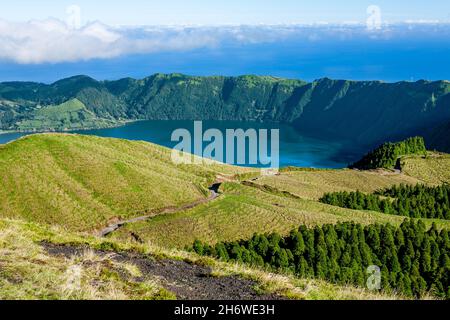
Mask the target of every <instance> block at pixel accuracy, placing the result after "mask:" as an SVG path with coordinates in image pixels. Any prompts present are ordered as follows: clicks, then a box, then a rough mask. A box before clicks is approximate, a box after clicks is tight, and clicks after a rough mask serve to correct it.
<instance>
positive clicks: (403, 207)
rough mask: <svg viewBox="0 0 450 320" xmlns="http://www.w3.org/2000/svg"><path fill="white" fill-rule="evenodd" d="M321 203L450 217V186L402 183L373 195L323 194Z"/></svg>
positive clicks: (352, 193)
mask: <svg viewBox="0 0 450 320" xmlns="http://www.w3.org/2000/svg"><path fill="white" fill-rule="evenodd" d="M319 201H320V202H323V203H327V204H330V205H333V206H339V207H343V208H349V209H357V210H372V211H379V212H383V213H387V214H395V215H401V216H406V217H411V218H430V219H447V220H450V185H449V184H443V185H441V186H436V187H428V186H425V185H422V184H418V185H415V186H411V185H405V184H401V185H399V186H393V187H391V188H388V189H384V190H379V191H377V192H375V193H374V194H365V193H362V192H359V191H356V192H347V191H343V192H332V193H326V194H325V195H324V196H323V197H322V198H320V199H319Z"/></svg>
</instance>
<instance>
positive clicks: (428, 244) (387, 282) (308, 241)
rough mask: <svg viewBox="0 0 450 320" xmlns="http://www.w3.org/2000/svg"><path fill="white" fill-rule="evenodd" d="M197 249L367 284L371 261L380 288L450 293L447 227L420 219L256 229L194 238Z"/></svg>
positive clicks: (415, 293) (418, 293)
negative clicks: (214, 238)
mask: <svg viewBox="0 0 450 320" xmlns="http://www.w3.org/2000/svg"><path fill="white" fill-rule="evenodd" d="M193 249H194V251H195V252H197V253H198V254H204V255H211V256H213V257H217V258H219V259H221V260H223V261H230V260H231V261H238V262H243V263H247V264H250V265H255V266H261V267H263V266H265V267H266V268H268V269H271V270H281V271H284V272H291V273H295V274H297V275H298V276H300V277H316V278H319V279H326V280H328V281H331V282H333V283H343V284H344V283H353V284H355V285H358V286H361V287H362V286H364V285H365V284H366V270H367V268H368V267H369V266H371V265H377V266H379V268H380V269H381V288H383V290H385V291H389V290H392V291H399V292H401V293H402V294H405V295H407V296H415V297H423V296H424V295H426V294H427V293H428V292H430V293H431V294H433V295H435V296H437V297H439V298H447V299H450V285H449V283H450V278H449V276H450V257H449V256H448V253H449V250H450V238H449V231H448V230H445V229H444V230H441V231H440V232H439V231H438V230H437V228H436V226H435V225H433V226H432V227H431V228H430V229H429V230H426V228H425V225H424V224H423V223H422V222H421V221H418V222H414V221H412V220H409V221H404V222H403V223H402V224H401V225H400V227H393V226H391V225H369V226H365V227H364V226H362V225H360V224H354V223H338V224H336V225H329V224H327V225H323V226H321V227H319V226H317V227H315V228H314V229H308V228H306V227H305V226H301V227H300V228H299V229H298V230H292V231H291V233H290V235H289V236H287V237H284V238H283V237H281V236H280V235H278V234H276V233H274V234H270V235H261V234H255V235H254V236H253V237H252V238H251V239H250V240H242V241H234V242H225V243H223V242H220V243H217V244H216V245H215V246H210V245H208V244H203V243H202V242H200V241H195V242H194V245H193Z"/></svg>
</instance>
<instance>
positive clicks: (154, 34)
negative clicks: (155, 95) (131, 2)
mask: <svg viewBox="0 0 450 320" xmlns="http://www.w3.org/2000/svg"><path fill="white" fill-rule="evenodd" d="M422 25H423V24H422ZM422 28H423V27H422ZM433 28H436V26H433ZM409 29H410V26H409V25H408V28H405V26H397V27H395V26H383V28H382V30H380V31H379V32H376V33H374V32H369V33H368V32H367V30H366V28H365V25H363V24H362V25H348V24H347V25H331V24H315V25H248V26H245V25H244V26H222V27H217V26H215V27H212V26H172V27H170V26H142V27H116V28H113V27H110V26H107V25H105V24H102V23H100V22H92V23H89V24H87V25H85V26H82V27H80V28H74V27H73V26H71V25H70V23H69V24H67V23H65V22H62V21H60V20H57V19H47V20H39V21H37V20H33V21H29V22H20V23H17V22H8V21H5V20H0V59H1V60H8V61H13V62H16V63H21V64H38V63H59V62H74V61H80V60H90V59H107V58H113V57H118V56H122V55H127V54H137V53H152V52H161V51H183V50H192V49H198V48H213V47H219V46H221V45H225V44H255V43H267V42H276V41H284V40H286V39H294V41H298V43H306V44H307V43H312V42H318V41H329V40H330V39H331V40H333V41H335V40H336V39H338V40H339V41H348V40H349V39H354V38H358V37H370V38H371V39H389V38H392V36H393V35H397V36H399V35H401V36H405V30H406V32H407V33H408V32H409V31H408V30H409ZM444 29H445V31H446V32H445V34H447V35H448V30H449V28H448V25H447V26H444ZM438 31H439V33H440V34H442V33H441V31H442V30H441V28H439V30H438ZM410 32H411V33H414V34H417V29H415V30H413V31H410ZM424 32H425V34H426V35H427V36H429V32H428V31H424ZM434 32H436V31H434Z"/></svg>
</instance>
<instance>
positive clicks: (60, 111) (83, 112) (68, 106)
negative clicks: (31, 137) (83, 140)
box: [16, 99, 120, 132]
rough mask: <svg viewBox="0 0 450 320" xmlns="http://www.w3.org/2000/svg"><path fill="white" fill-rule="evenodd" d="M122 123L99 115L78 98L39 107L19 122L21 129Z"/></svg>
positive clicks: (68, 127) (35, 129) (94, 126)
mask: <svg viewBox="0 0 450 320" xmlns="http://www.w3.org/2000/svg"><path fill="white" fill-rule="evenodd" d="M118 124H120V122H119V121H117V120H114V119H104V118H99V117H97V116H96V115H95V114H94V113H93V112H92V111H90V110H88V109H87V108H86V106H85V105H84V104H83V103H82V102H81V101H80V100H78V99H71V100H69V101H67V102H64V103H62V104H59V105H49V106H45V107H39V108H36V110H34V111H33V112H32V113H31V114H30V116H29V118H28V119H25V120H21V121H18V122H17V125H16V129H17V130H19V131H26V132H30V131H49V130H51V131H53V130H57V131H65V130H75V129H86V128H97V127H109V126H113V125H118Z"/></svg>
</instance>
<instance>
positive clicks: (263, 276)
mask: <svg viewBox="0 0 450 320" xmlns="http://www.w3.org/2000/svg"><path fill="white" fill-rule="evenodd" d="M43 243H47V244H53V245H60V246H68V247H73V246H82V247H83V248H84V250H83V251H82V253H81V254H80V255H76V256H73V257H65V256H60V255H50V254H49V253H48V252H47V251H46V250H45V249H44V247H43V245H42V244H43ZM98 249H101V250H103V251H104V250H106V252H104V253H103V254H100V253H99V252H98V251H97V250H98ZM127 252H128V253H131V254H132V255H142V257H146V258H147V259H172V260H178V261H180V260H181V261H186V262H187V263H189V264H197V265H207V266H209V267H211V268H212V272H213V276H214V277H222V276H230V275H237V276H240V277H243V278H247V279H251V280H254V281H256V282H257V284H258V291H260V292H261V293H276V294H279V295H282V296H286V297H289V298H292V299H399V298H402V297H401V296H398V295H393V294H390V295H387V294H384V293H381V294H380V293H373V292H369V291H366V290H364V289H358V288H355V287H351V286H337V285H334V284H331V283H328V282H325V281H323V280H313V279H299V278H295V277H293V276H289V275H276V274H272V273H268V272H266V271H263V270H260V269H256V268H249V267H248V266H244V265H240V264H230V263H225V262H221V261H217V260H215V259H211V258H207V257H200V256H198V255H196V254H194V253H188V252H186V251H175V250H167V249H164V248H161V247H155V246H153V245H150V244H136V243H127V242H118V241H114V240H105V239H99V238H95V237H92V236H86V235H80V234H73V233H68V232H67V231H65V230H62V229H61V228H58V227H49V226H42V225H39V224H35V223H29V222H24V221H22V220H10V219H0V266H1V268H0V300H4V299H51V300H53V299H82V300H84V299H106V300H110V299H120V300H123V299H174V298H175V296H174V294H173V293H172V292H170V291H169V290H167V289H165V287H164V284H163V283H161V281H160V279H159V278H158V277H157V276H155V275H153V274H151V273H145V274H144V273H143V272H142V271H141V270H140V268H139V266H138V265H136V264H133V263H132V262H126V261H118V260H117V259H113V257H114V255H115V254H116V253H119V254H124V253H127ZM74 270H77V272H78V274H79V275H80V276H81V277H80V279H79V280H80V281H79V286H78V285H76V286H74V285H72V284H76V282H74V273H73V271H74Z"/></svg>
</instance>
